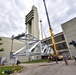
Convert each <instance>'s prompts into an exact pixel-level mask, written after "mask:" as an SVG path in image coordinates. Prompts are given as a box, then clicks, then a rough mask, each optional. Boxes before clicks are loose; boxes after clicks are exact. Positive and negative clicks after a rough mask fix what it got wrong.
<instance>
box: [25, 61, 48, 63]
mask: <svg viewBox="0 0 76 75" xmlns="http://www.w3.org/2000/svg"><path fill="white" fill-rule="evenodd" d="M41 62H47V60H32V61H28V62H25V63H41Z"/></svg>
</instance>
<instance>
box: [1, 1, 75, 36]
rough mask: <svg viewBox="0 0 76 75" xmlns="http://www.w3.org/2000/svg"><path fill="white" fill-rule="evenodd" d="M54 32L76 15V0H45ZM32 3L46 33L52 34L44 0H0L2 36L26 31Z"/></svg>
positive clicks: (57, 31) (58, 30)
mask: <svg viewBox="0 0 76 75" xmlns="http://www.w3.org/2000/svg"><path fill="white" fill-rule="evenodd" d="M45 1H46V5H47V9H48V13H49V18H50V22H51V27H52V29H53V32H54V34H56V33H59V32H61V31H62V29H61V24H62V23H63V22H65V21H67V20H69V19H71V18H74V17H76V0H45ZM32 5H35V6H36V7H37V8H38V12H39V19H42V22H43V28H44V29H46V30H45V33H46V35H47V36H50V33H49V27H48V23H47V18H46V13H45V8H44V4H43V0H0V36H7V37H11V36H12V35H18V34H20V33H22V32H25V15H26V14H27V13H28V12H29V11H30V10H31V7H32Z"/></svg>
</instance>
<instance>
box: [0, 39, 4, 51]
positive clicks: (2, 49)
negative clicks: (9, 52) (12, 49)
mask: <svg viewBox="0 0 76 75" xmlns="http://www.w3.org/2000/svg"><path fill="white" fill-rule="evenodd" d="M1 40H2V38H0V41H1ZM2 44H3V43H2V42H0V45H2ZM0 51H4V48H1V49H0Z"/></svg>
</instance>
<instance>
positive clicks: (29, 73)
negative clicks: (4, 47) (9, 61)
mask: <svg viewBox="0 0 76 75" xmlns="http://www.w3.org/2000/svg"><path fill="white" fill-rule="evenodd" d="M68 63H69V64H68V65H65V62H64V61H61V62H59V63H58V64H56V62H50V63H47V62H46V63H36V64H21V65H23V66H24V70H23V71H22V72H21V73H16V74H14V75H76V62H75V61H74V60H68Z"/></svg>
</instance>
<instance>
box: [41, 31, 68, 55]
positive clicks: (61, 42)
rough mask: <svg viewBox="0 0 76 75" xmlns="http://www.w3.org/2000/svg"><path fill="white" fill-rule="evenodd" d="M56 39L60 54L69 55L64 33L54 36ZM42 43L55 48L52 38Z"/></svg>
mask: <svg viewBox="0 0 76 75" xmlns="http://www.w3.org/2000/svg"><path fill="white" fill-rule="evenodd" d="M54 39H55V43H56V48H57V51H58V52H59V53H60V54H62V53H66V54H67V55H69V52H68V47H67V44H66V41H65V38H64V34H63V32H60V33H58V34H56V35H55V36H54ZM42 42H44V43H47V44H48V46H50V47H52V48H53V44H52V40H51V37H48V38H46V39H43V40H42Z"/></svg>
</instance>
